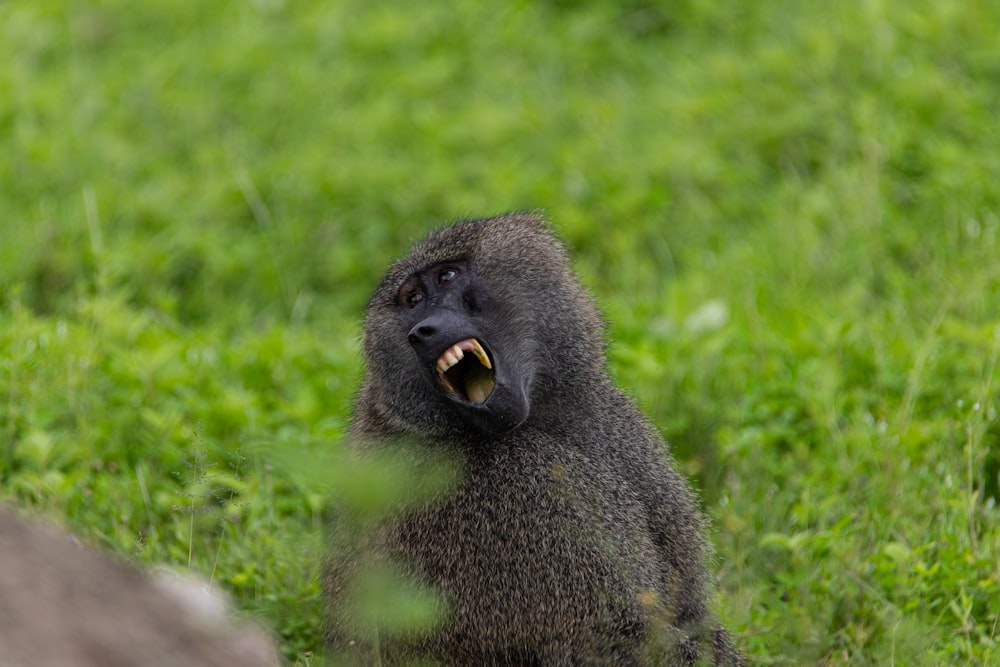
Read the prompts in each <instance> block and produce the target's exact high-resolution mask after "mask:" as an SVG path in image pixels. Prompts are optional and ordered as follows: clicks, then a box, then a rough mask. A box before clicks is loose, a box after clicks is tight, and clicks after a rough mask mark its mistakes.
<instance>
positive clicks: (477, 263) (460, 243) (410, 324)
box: [358, 214, 604, 435]
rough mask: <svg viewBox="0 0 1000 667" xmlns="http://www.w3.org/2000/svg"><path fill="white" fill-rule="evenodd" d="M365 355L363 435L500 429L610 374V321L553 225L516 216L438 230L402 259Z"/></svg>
mask: <svg viewBox="0 0 1000 667" xmlns="http://www.w3.org/2000/svg"><path fill="white" fill-rule="evenodd" d="M364 353H365V361H366V365H367V369H366V370H367V373H366V377H365V381H364V384H363V386H362V394H361V396H360V397H359V400H358V414H359V421H360V422H361V428H363V429H368V430H375V431H380V432H382V433H383V434H387V433H391V432H413V433H420V434H440V435H446V434H455V433H460V432H463V431H468V430H475V431H477V432H481V433H486V434H498V433H503V432H506V431H509V430H511V429H514V428H517V427H518V426H520V425H521V424H523V423H524V422H525V421H526V420H528V419H530V418H531V417H532V414H533V410H538V409H539V406H541V405H544V404H545V403H546V402H547V401H551V400H558V398H560V397H562V398H566V397H570V400H572V397H573V396H574V385H573V383H574V380H576V379H578V378H582V377H583V376H584V375H586V376H590V377H593V373H594V372H595V369H601V368H603V363H604V362H603V326H602V324H601V321H600V318H599V316H598V315H597V311H596V309H595V307H594V305H593V302H592V300H591V299H590V298H589V296H588V295H587V294H586V292H585V291H584V289H583V288H582V287H581V286H580V284H579V283H578V282H577V280H576V278H575V277H574V275H573V273H572V271H571V269H570V266H569V260H568V258H567V256H566V252H565V251H564V249H563V247H562V245H561V244H560V243H559V241H558V240H556V238H555V237H554V236H553V235H552V233H551V231H550V230H549V229H548V227H547V225H546V224H545V223H544V222H543V221H542V220H541V219H540V218H538V217H536V216H534V215H530V214H511V215H504V216H500V217H497V218H491V219H487V220H474V221H467V222H460V223H457V224H455V225H453V226H451V227H448V228H445V229H442V230H439V231H437V232H434V233H432V234H431V235H430V236H428V237H427V238H426V239H425V240H424V241H422V242H420V243H418V244H417V245H416V246H414V248H413V249H412V250H411V251H410V253H409V254H408V255H407V256H406V257H404V258H402V259H401V260H399V261H398V262H396V263H395V264H393V266H392V267H390V269H389V270H388V271H387V272H386V274H385V276H384V277H383V279H382V282H381V283H380V284H379V286H378V289H377V290H376V291H375V294H374V296H373V297H372V299H371V301H370V302H369V304H368V312H367V317H366V319H365V341H364ZM597 372H601V371H600V370H598V371H597ZM582 386H583V383H581V387H582Z"/></svg>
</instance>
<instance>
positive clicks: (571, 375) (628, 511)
mask: <svg viewBox="0 0 1000 667" xmlns="http://www.w3.org/2000/svg"><path fill="white" fill-rule="evenodd" d="M452 264H454V265H455V266H457V267H460V268H458V270H457V272H458V273H459V274H460V275H459V276H458V277H457V278H452V277H451V274H447V275H444V276H440V277H439V279H442V278H447V279H448V280H449V281H452V280H453V281H454V283H451V282H449V283H448V284H446V285H444V286H436V285H435V284H432V286H431V288H429V289H428V290H427V291H426V293H425V294H423V296H421V297H420V299H417V300H416V301H417V303H416V305H414V306H412V307H411V306H410V304H409V301H407V300H406V298H405V296H406V294H408V293H409V291H407V292H406V293H405V294H404V295H403V297H404V298H403V299H402V301H401V296H400V289H401V287H402V286H404V285H413V284H417V285H424V284H427V283H426V281H427V280H432V279H433V276H432V275H429V274H428V271H427V269H428V267H432V266H433V267H439V266H442V265H445V266H451V265H452ZM434 270H435V271H438V270H439V269H438V268H435V269H434ZM414 276H416V278H414ZM459 280H462V281H464V282H459ZM452 285H455V287H454V288H453V287H452ZM405 289H406V290H411V289H412V288H411V287H406V288H405ZM448 290H460V291H461V293H460V294H459V293H457V292H456V293H455V294H451V293H450V292H449V291H448ZM441 313H444V315H443V317H444V319H441V318H440V317H439V315H440V314H441ZM422 318H426V319H422ZM421 322H424V323H427V322H430V323H431V324H432V325H433V326H425V327H424V328H420V324H421ZM463 327H465V328H466V329H463ZM443 329H448V330H451V329H455V330H456V331H459V330H462V331H467V333H462V334H461V335H462V336H465V335H469V336H474V337H476V338H477V339H478V340H482V341H483V343H484V345H486V347H487V349H488V350H489V352H490V356H491V357H492V359H493V361H494V363H495V365H496V369H495V370H496V378H495V380H496V388H494V390H493V393H492V394H490V398H489V399H487V400H486V401H485V402H483V403H481V404H478V405H475V406H470V405H468V402H467V401H466V402H463V401H458V400H453V398H454V397H451V398H449V396H448V395H447V392H446V391H444V390H442V388H441V386H440V383H439V382H437V381H436V380H435V371H434V369H433V367H431V368H428V365H429V364H428V361H427V360H428V358H433V357H436V356H437V355H439V354H441V352H443V351H444V349H445V347H446V346H444V347H442V346H440V345H438V346H437V348H433V347H432V349H431V351H426V350H424V347H422V346H425V347H426V346H432V345H433V344H436V343H437V341H438V339H441V340H445V338H443V336H444V335H445V334H440V335H438V334H439V333H440V330H443ZM425 338H426V339H425ZM451 342H454V341H451ZM447 344H450V342H449V343H447ZM438 348H440V349H438ZM364 359H365V365H366V374H365V377H364V380H363V382H362V386H361V389H360V391H359V394H358V396H357V401H356V405H355V412H354V419H353V424H352V435H353V438H354V439H355V441H356V442H357V443H358V444H359V446H360V447H361V448H362V449H371V448H375V449H378V448H379V447H381V446H383V445H384V444H386V443H393V442H397V441H398V440H400V439H409V440H410V441H411V444H410V449H409V451H410V454H409V455H411V456H418V457H419V456H420V454H419V450H420V449H421V448H423V449H425V450H428V449H431V450H439V451H444V452H447V453H449V454H451V455H452V456H454V457H455V458H456V459H457V460H458V461H459V464H460V467H461V470H462V473H463V475H462V477H461V481H460V482H459V484H458V486H457V488H456V489H454V490H453V492H452V493H450V494H449V495H447V496H446V497H445V498H443V499H442V500H440V501H439V502H437V503H432V504H429V505H425V506H423V507H422V508H421V509H412V508H411V509H410V510H407V511H404V512H401V513H400V514H399V515H398V516H394V517H392V520H391V521H389V522H388V523H387V525H386V526H385V527H384V528H383V529H381V530H380V531H378V534H377V535H375V536H369V541H368V542H367V544H366V545H365V546H357V545H356V547H355V548H356V550H355V551H352V550H351V549H350V548H348V549H346V550H337V551H335V552H334V554H333V555H332V556H331V559H330V566H329V568H328V572H327V578H326V579H327V581H326V587H327V598H328V602H329V606H330V608H331V617H332V618H333V619H334V621H333V622H332V623H331V627H330V630H329V633H328V639H329V642H330V644H331V646H332V648H334V649H335V650H340V649H343V648H345V647H347V646H352V647H354V648H356V649H357V650H358V654H357V655H360V656H362V657H364V655H365V651H368V652H369V654H368V655H369V657H370V656H371V653H372V652H375V653H378V654H379V657H380V659H381V660H382V661H383V662H384V663H385V664H395V663H399V662H405V661H407V660H410V659H413V658H420V659H431V660H434V661H437V662H440V663H444V664H452V665H466V664H467V665H471V664H479V665H486V664H498V665H499V664H524V665H589V664H595V665H603V664H615V665H628V664H635V665H638V664H696V663H699V662H700V661H710V662H714V663H715V664H732V665H738V664H742V658H741V657H740V656H739V654H738V652H737V651H736V650H735V649H734V648H733V647H732V644H731V642H730V640H729V638H728V635H727V634H726V633H725V631H724V630H723V629H721V628H719V627H718V624H717V622H716V621H715V620H714V618H713V617H712V615H711V613H710V612H709V610H708V607H707V605H708V600H709V596H710V583H709V582H710V576H709V574H708V572H707V570H706V561H707V560H708V558H709V549H708V547H707V545H706V542H705V541H704V538H703V531H704V529H705V520H704V517H703V516H702V514H701V513H700V512H699V511H698V509H697V506H696V500H695V498H694V496H693V494H692V491H691V489H690V487H689V485H688V483H687V482H686V480H685V479H684V478H683V477H682V476H681V475H679V474H678V473H677V471H676V470H675V469H674V467H673V465H672V462H671V459H670V457H669V455H668V454H667V452H666V446H665V444H664V442H663V441H662V439H661V438H660V436H659V435H658V434H657V432H656V430H655V429H654V428H653V426H652V425H651V424H650V423H649V421H648V420H647V419H646V418H645V417H644V416H643V415H642V414H641V413H640V411H639V410H638V409H637V408H636V406H635V405H634V403H633V402H632V400H630V399H629V398H628V397H627V396H625V395H624V394H623V393H622V392H621V391H620V390H619V389H618V388H617V387H616V386H615V385H614V384H613V382H612V381H611V379H610V377H609V375H608V372H607V369H606V361H605V342H604V325H603V322H602V320H601V317H600V315H599V314H598V311H597V308H596V306H595V304H594V302H593V300H592V298H591V297H590V296H589V295H588V294H587V292H586V290H585V289H584V288H583V287H582V286H581V285H580V283H579V282H578V280H577V279H576V277H575V275H574V274H573V272H572V270H571V268H570V263H569V259H568V257H567V254H566V252H565V250H564V248H563V246H562V245H561V243H560V242H559V241H558V240H557V239H556V238H555V237H554V235H553V234H552V232H551V231H550V229H549V228H548V226H547V225H546V224H545V223H544V222H543V221H542V220H541V219H540V218H538V217H537V216H535V215H532V214H510V215H504V216H500V217H498V218H493V219H489V220H480V221H469V222H461V223H458V224H456V225H454V226H452V227H449V228H446V229H443V230H440V231H438V232H435V233H432V234H431V235H430V236H429V237H427V238H426V239H425V240H424V241H422V242H421V243H418V244H417V245H416V246H415V247H414V248H413V249H412V251H411V252H410V253H409V254H408V255H407V256H406V257H404V258H403V259H401V260H399V261H398V262H396V263H395V264H394V265H393V266H392V267H390V269H389V270H388V272H387V273H386V274H385V277H384V278H383V280H382V282H381V283H380V284H379V286H378V289H377V290H376V292H375V294H374V296H373V297H372V299H371V301H370V302H369V306H368V311H367V316H366V319H365V339H364ZM430 365H431V366H433V363H431V364H430ZM491 403H492V404H493V405H491ZM414 451H417V452H418V453H416V454H414V453H413V452H414ZM334 530H335V533H336V530H337V528H336V526H335V528H334ZM335 538H336V535H335ZM352 554H353V555H352ZM379 557H383V558H389V559H391V560H392V561H393V562H395V563H397V564H398V566H399V567H401V568H402V569H403V571H404V572H405V573H406V574H408V575H409V576H411V577H414V578H415V579H416V580H418V581H421V582H424V583H428V584H431V585H433V586H434V587H436V588H437V589H439V590H440V591H441V592H442V593H443V595H444V598H445V599H446V601H447V606H446V611H445V616H444V620H443V622H442V624H441V625H440V626H438V627H437V628H436V629H435V631H434V632H432V633H431V634H429V635H428V636H424V637H420V638H411V639H410V640H402V639H397V640H395V641H394V640H392V639H391V638H388V639H386V638H383V641H382V642H381V644H380V646H378V647H377V648H373V647H372V646H371V645H370V644H368V643H366V642H365V641H364V638H363V636H362V635H363V633H360V631H359V630H358V629H357V628H355V627H352V625H351V623H350V621H349V620H347V619H344V617H343V614H340V613H339V611H341V610H342V609H343V608H344V605H346V604H347V603H346V599H345V598H346V596H347V594H346V591H348V590H350V577H351V573H352V572H354V571H356V569H357V565H358V560H360V559H370V558H379ZM352 642H353V643H352ZM706 648H707V649H708V650H705V649H706ZM363 661H364V660H362V662H363Z"/></svg>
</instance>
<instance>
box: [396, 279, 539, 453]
mask: <svg viewBox="0 0 1000 667" xmlns="http://www.w3.org/2000/svg"><path fill="white" fill-rule="evenodd" d="M396 308H397V313H398V315H399V320H400V326H401V327H402V328H403V329H404V330H405V331H406V340H407V342H408V343H409V345H410V347H411V348H412V353H413V359H414V362H415V364H416V366H417V368H418V371H417V372H418V373H422V374H425V375H426V376H427V377H428V378H429V379H430V382H431V385H432V386H433V387H434V390H435V391H436V392H438V394H439V398H440V399H441V401H442V402H444V403H445V404H446V405H450V406H451V407H453V408H454V409H456V410H457V411H458V413H459V414H460V415H461V417H462V418H464V419H465V420H467V421H468V422H470V423H471V424H472V425H473V426H475V427H477V428H478V429H480V430H482V431H485V432H487V433H502V432H505V431H509V430H511V429H513V428H516V427H517V426H519V425H520V424H521V423H523V422H524V420H525V419H526V418H527V417H528V410H529V402H528V394H527V388H528V385H529V384H530V383H529V382H528V380H529V379H530V378H527V377H526V372H527V369H526V368H525V364H524V363H522V362H523V359H519V357H523V355H519V354H518V353H517V352H516V348H517V347H518V346H517V345H514V344H513V343H514V341H511V340H510V332H509V330H508V328H507V327H506V326H504V325H505V322H509V318H505V317H504V312H503V311H504V308H503V305H502V304H501V303H500V302H499V301H498V298H497V297H496V293H495V292H492V291H491V290H490V289H489V288H488V286H487V285H486V284H485V280H483V279H482V278H481V277H479V276H477V275H476V273H475V270H474V268H473V265H472V264H471V263H469V262H467V261H465V260H461V259H457V260H454V261H445V262H440V263H435V264H433V265H431V266H428V267H425V268H423V269H422V270H420V271H418V272H416V273H414V274H412V275H410V276H409V277H408V278H406V280H405V281H404V282H403V284H402V285H401V286H400V288H399V290H398V293H397V296H396Z"/></svg>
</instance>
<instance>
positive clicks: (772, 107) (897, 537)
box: [0, 0, 1000, 665]
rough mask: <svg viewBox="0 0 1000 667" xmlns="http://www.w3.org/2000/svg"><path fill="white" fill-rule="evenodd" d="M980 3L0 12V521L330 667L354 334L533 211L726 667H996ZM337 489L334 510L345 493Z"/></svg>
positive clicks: (992, 364) (994, 144)
mask: <svg viewBox="0 0 1000 667" xmlns="http://www.w3.org/2000/svg"><path fill="white" fill-rule="evenodd" d="M998 26H1000V5H997V4H996V3H995V2H993V1H992V0H934V1H930V0H866V1H864V2H856V3H839V2H833V3H804V2H792V1H791V0H767V1H766V2H759V3H746V2H738V1H736V0H716V1H714V2H708V1H706V0H677V1H674V2H666V1H661V2H657V1H655V0H623V1H621V2H612V1H610V0H605V1H602V0H594V1H592V2H580V1H573V0H549V1H547V2H539V3H526V2H493V1H486V2H471V1H467V2H456V3H437V2H431V3H424V4H413V3H403V2H393V1H386V2H361V1H357V0H338V1H335V2H327V3H320V2H307V1H301V2H291V1H288V0H255V1H252V2H217V3H195V2H175V1H169V2H168V1H166V0H148V1H147V2H142V3H133V2H123V1H121V0H98V1H93V2H82V1H73V0H34V1H32V2H17V1H8V2H0V62H2V63H3V65H2V66H0V147H2V159H0V214H2V220H0V434H2V441H0V447H2V448H3V455H2V457H0V494H2V496H4V497H7V498H9V499H13V500H14V501H16V502H17V503H18V504H20V505H22V506H26V507H31V508H34V509H35V510H36V511H38V512H41V513H45V514H48V515H50V516H56V517H59V518H60V519H62V520H63V521H64V522H66V523H67V524H68V525H70V526H71V527H73V528H74V529H75V530H76V531H77V532H79V533H80V534H82V535H83V536H85V537H86V538H87V539H88V540H89V541H91V542H93V543H95V544H98V545H100V546H102V547H104V548H107V549H110V550H112V551H114V552H117V553H120V554H123V555H125V556H127V557H128V558H131V559H133V560H135V561H137V562H139V563H153V562H157V563H170V564H174V565H185V566H190V567H192V568H194V569H197V570H199V571H201V572H203V573H205V574H206V575H208V576H211V577H212V578H213V581H214V582H215V583H216V584H217V585H220V586H222V587H223V588H225V589H226V590H228V591H230V592H231V593H232V594H233V595H234V596H235V597H236V599H237V601H238V603H239V605H240V607H241V608H242V609H243V610H244V611H245V612H246V613H247V614H250V615H254V616H259V617H262V618H263V619H264V620H265V622H267V623H268V624H269V625H271V626H272V627H274V628H275V629H276V631H277V632H278V633H279V634H280V638H281V642H282V650H283V652H284V653H285V655H286V656H287V657H288V658H289V660H290V661H291V662H292V663H293V664H295V663H298V664H319V663H320V662H321V656H322V653H323V651H322V641H321V634H320V626H321V617H322V610H321V601H320V599H319V584H318V578H317V573H318V568H319V562H320V560H321V558H322V553H323V543H324V537H323V534H322V531H323V508H324V504H325V502H326V498H327V495H328V494H329V492H330V490H331V488H332V487H334V486H337V487H338V489H339V492H340V493H348V494H350V493H352V492H353V493H356V494H357V495H359V496H364V497H365V498H367V500H366V501H365V502H377V498H376V500H375V501H372V499H371V497H370V496H371V495H372V494H375V496H377V495H378V490H379V489H380V488H386V487H390V488H391V486H392V480H389V482H388V483H387V482H386V479H385V476H384V475H383V476H382V477H379V471H375V470H372V471H363V472H360V473H359V472H358V471H352V473H351V474H350V475H345V474H343V473H338V471H337V470H336V469H335V468H331V467H330V465H329V464H328V463H326V464H324V463H323V462H324V461H327V462H328V461H329V460H330V456H331V453H335V452H336V451H337V450H338V448H339V447H340V439H341V436H342V434H343V432H344V426H345V422H346V417H347V413H348V410H349V405H350V399H351V393H352V390H353V387H354V385H355V384H356V381H357V379H358V376H359V372H360V369H359V360H358V354H357V348H358V340H357V339H358V335H359V323H360V318H361V314H362V311H363V308H364V304H365V301H366V299H367V297H368V295H369V293H370V292H371V290H372V289H373V287H374V285H375V283H376V281H377V280H378V278H379V276H380V275H381V272H382V271H383V270H384V268H385V267H386V265H387V264H388V262H389V261H390V259H391V258H393V257H395V256H397V255H398V254H400V253H402V252H404V251H405V249H406V248H407V247H408V245H409V244H410V243H411V242H412V241H413V240H415V239H417V238H419V237H420V236H421V235H422V234H424V233H425V231H426V230H427V229H429V228H431V227H433V226H435V225H438V224H440V223H442V222H444V221H447V220H450V219H454V218H458V217H465V216H476V217H478V216H484V215H490V214H493V213H497V212H503V211H508V210H513V209H526V208H530V209H534V208H544V209H545V210H546V212H547V214H548V215H549V216H550V218H551V219H552V220H553V221H554V222H555V224H556V226H557V228H558V230H559V231H560V233H561V234H562V235H563V236H564V237H565V238H566V240H567V241H568V243H569V244H570V246H571V247H572V248H573V252H574V256H575V257H576V258H577V266H578V269H579V271H580V273H581V275H582V276H583V277H584V280H585V282H587V284H588V285H589V286H590V287H591V288H592V289H593V291H594V293H595V295H596V296H597V298H598V300H599V301H600V302H601V304H602V307H603V308H604V309H605V311H606V313H607V315H608V319H609V321H610V333H611V338H612V341H613V342H612V344H611V365H612V368H613V371H614V373H615V374H616V376H617V377H618V378H619V380H620V381H621V383H622V384H623V385H624V386H625V387H626V388H627V389H628V390H629V391H630V392H631V393H632V394H634V395H635V396H636V397H637V399H638V400H639V401H640V403H641V404H642V405H643V406H644V407H645V408H646V409H647V410H648V411H649V413H650V414H651V416H652V417H653V419H654V420H655V421H656V423H657V424H658V425H659V426H660V427H661V428H662V430H663V432H664V434H665V436H666V437H667V439H668V440H670V441H671V443H672V444H673V447H674V450H675V452H676V454H677V456H678V457H679V459H680V460H681V463H682V465H683V466H684V468H685V471H686V472H687V473H688V474H689V475H691V476H692V477H693V478H694V479H695V481H696V483H697V484H698V485H699V486H700V488H701V489H702V491H703V498H704V503H705V507H706V509H707V511H708V512H710V513H711V514H712V516H713V517H714V525H715V532H714V533H713V536H712V537H713V540H714V542H715V544H716V547H717V558H718V562H719V566H720V572H719V588H720V593H719V601H718V606H719V608H720V613H721V615H722V616H723V618H724V619H725V621H726V622H727V623H728V624H729V626H730V627H731V628H732V629H733V630H734V631H735V632H736V633H737V634H738V635H739V641H740V643H741V644H742V645H743V646H744V647H745V649H746V651H747V652H748V654H749V655H750V656H751V658H752V660H753V662H754V663H759V664H774V665H786V664H826V665H844V664H853V665H868V664H871V665H883V664H894V663H898V664H929V665H931V664H971V665H989V664H993V665H995V664H1000V648H998V646H997V642H998V640H1000V637H998V624H1000V565H998V561H1000V509H998V507H997V503H996V500H997V497H998V496H1000V489H998V486H1000V481H998V471H1000V417H998V415H997V407H998V400H997V399H998V389H997V387H998V384H1000V382H998V381H1000V370H998V366H997V358H998V354H1000V260H998V257H1000V241H998V235H1000V185H998V184H1000V123H998V119H1000V33H998ZM345 489H346V490H345Z"/></svg>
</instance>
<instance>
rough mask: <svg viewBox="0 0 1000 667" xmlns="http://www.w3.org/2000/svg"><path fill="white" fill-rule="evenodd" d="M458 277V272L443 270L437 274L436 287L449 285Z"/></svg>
mask: <svg viewBox="0 0 1000 667" xmlns="http://www.w3.org/2000/svg"><path fill="white" fill-rule="evenodd" d="M457 276H458V271H456V270H455V269H445V270H444V271H442V272H441V273H439V274H438V285H445V284H447V283H450V282H451V281H452V280H454V279H455V278H456V277H457Z"/></svg>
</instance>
